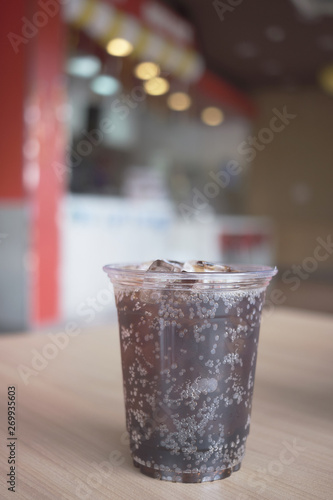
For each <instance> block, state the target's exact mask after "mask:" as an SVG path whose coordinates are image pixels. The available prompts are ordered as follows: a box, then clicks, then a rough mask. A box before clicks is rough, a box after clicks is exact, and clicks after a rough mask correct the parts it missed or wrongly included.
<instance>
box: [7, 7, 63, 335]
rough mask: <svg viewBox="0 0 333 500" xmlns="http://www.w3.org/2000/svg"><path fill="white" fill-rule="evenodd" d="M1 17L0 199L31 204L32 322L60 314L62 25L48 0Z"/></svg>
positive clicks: (29, 279)
mask: <svg viewBox="0 0 333 500" xmlns="http://www.w3.org/2000/svg"><path fill="white" fill-rule="evenodd" d="M51 4H52V5H53V8H52V6H51V7H50V5H51ZM0 19H1V32H2V40H1V49H0V50H1V56H2V57H1V60H2V61H3V66H2V76H1V92H0V98H1V101H0V105H1V108H0V109H1V110H2V113H3V116H4V117H5V120H2V121H1V125H0V126H1V129H2V130H1V131H0V138H1V142H2V143H3V144H1V151H2V154H3V164H5V165H6V173H5V176H2V179H4V182H2V181H1V182H0V199H4V198H7V199H8V198H10V199H13V198H19V199H22V201H23V203H24V204H25V207H26V213H27V215H28V217H27V223H28V225H29V228H28V235H29V236H28V247H29V248H28V249H27V250H28V252H26V254H25V255H23V258H25V259H26V261H27V262H28V265H27V266H26V268H27V271H26V272H27V273H28V277H27V280H26V282H27V283H28V287H29V293H28V294H27V295H28V298H27V301H28V304H27V310H28V320H27V323H28V324H27V326H31V325H40V324H47V323H53V322H55V321H57V320H58V319H59V315H60V311H59V295H60V289H59V275H60V268H59V266H60V238H59V236H60V228H59V222H60V213H59V210H60V204H61V199H62V195H63V180H62V179H61V178H60V177H59V176H57V173H56V169H55V168H54V163H55V162H58V163H61V164H64V156H65V133H64V121H63V114H64V113H63V110H64V103H65V85H64V75H63V60H64V47H65V43H64V35H65V29H64V25H63V21H62V18H61V13H60V5H59V2H48V1H47V0H39V1H37V0H29V1H26V0H15V2H7V3H6V5H4V6H3V9H2V14H1V16H0ZM3 56H4V57H3ZM3 110H5V112H3ZM27 255H28V258H27Z"/></svg>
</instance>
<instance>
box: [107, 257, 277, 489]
mask: <svg viewBox="0 0 333 500" xmlns="http://www.w3.org/2000/svg"><path fill="white" fill-rule="evenodd" d="M133 267H134V266H133ZM103 269H104V271H105V272H106V273H107V274H108V276H109V277H110V279H111V281H112V283H113V286H114V292H115V298H116V305H117V311H118V319H119V332H120V344H121V357H122V370H123V384H124V395H125V407H126V423H127V430H128V432H129V436H130V449H131V455H132V458H133V462H134V465H135V466H136V467H139V468H140V470H141V472H142V473H143V474H146V475H148V476H151V477H154V478H159V479H164V480H168V481H176V482H184V483H197V482H203V481H214V480H217V479H223V478H225V477H228V476H230V474H231V473H232V472H234V471H237V470H238V469H239V468H240V466H241V463H242V459H243V457H244V452H245V444H246V439H247V436H248V433H249V429H250V419H251V407H252V395H253V385H254V376H255V367H256V358H257V347H258V336H259V327H260V319H261V311H262V307H263V302H264V297H265V291H266V287H267V285H268V283H269V281H270V279H271V278H272V276H274V275H275V274H276V272H277V270H276V269H273V268H270V267H263V266H238V265H237V266H235V269H237V270H238V271H239V272H232V273H219V272H210V273H191V272H189V273H184V272H183V273H165V272H145V271H139V270H136V269H133V268H129V265H108V266H105V267H104V268H103Z"/></svg>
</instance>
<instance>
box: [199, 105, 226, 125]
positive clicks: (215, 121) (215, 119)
mask: <svg viewBox="0 0 333 500" xmlns="http://www.w3.org/2000/svg"><path fill="white" fill-rule="evenodd" d="M201 119H202V121H203V122H204V123H205V124H206V125H210V126H211V127H216V126H217V125H220V123H222V122H223V119H224V115H223V113H222V111H221V110H220V109H219V108H215V107H213V106H211V107H209V108H205V109H204V110H203V111H202V113H201Z"/></svg>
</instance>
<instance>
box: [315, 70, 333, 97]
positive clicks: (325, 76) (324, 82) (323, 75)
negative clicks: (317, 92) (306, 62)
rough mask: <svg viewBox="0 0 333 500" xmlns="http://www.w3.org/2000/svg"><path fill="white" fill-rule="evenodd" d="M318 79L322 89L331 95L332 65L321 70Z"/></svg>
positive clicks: (332, 85) (332, 92)
mask: <svg viewBox="0 0 333 500" xmlns="http://www.w3.org/2000/svg"><path fill="white" fill-rule="evenodd" d="M318 79H319V82H320V85H321V86H322V87H323V89H324V90H326V92H329V93H330V94H333V64H330V65H329V66H326V67H325V68H324V69H322V70H321V71H320V73H319V75H318Z"/></svg>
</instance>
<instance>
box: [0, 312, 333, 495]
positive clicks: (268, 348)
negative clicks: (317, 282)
mask: <svg viewBox="0 0 333 500" xmlns="http://www.w3.org/2000/svg"><path fill="white" fill-rule="evenodd" d="M332 319H333V317H332V316H328V315H326V316H325V315H323V314H310V313H306V312H296V311H291V310H284V309H280V310H276V311H275V312H274V314H273V315H271V316H270V317H264V320H263V323H262V330H261V339H260V350H259V359H258V365H257V375H256V386H255V396H254V408H253V413H252V424H251V433H250V437H249V439H248V445H247V452H246V457H245V459H244V461H243V465H242V468H241V470H240V471H239V472H235V473H234V474H232V476H231V477H230V478H229V479H224V480H222V481H216V482H213V483H204V484H173V483H169V482H166V481H158V480H156V479H151V478H149V477H146V476H144V475H142V474H140V472H139V471H138V469H136V468H134V467H133V465H132V462H131V458H130V455H129V449H128V444H127V437H126V433H125V417H124V407H123V394H122V383H121V371H120V352H119V344H118V334H117V328H116V326H112V327H111V326H110V327H108V328H96V329H94V330H90V331H86V330H82V331H81V330H78V331H76V332H74V333H75V334H77V333H79V334H78V335H76V336H69V335H67V336H66V337H64V336H62V337H61V336H58V342H61V341H62V342H63V344H65V343H66V341H67V345H66V346H65V345H62V347H63V348H62V349H60V347H57V348H55V347H52V345H51V346H50V344H53V345H54V337H53V338H52V339H51V338H50V337H48V336H47V335H46V334H41V333H38V334H18V335H13V334H12V335H7V336H2V337H0V371H1V405H2V406H1V408H2V410H1V460H0V470H1V485H0V498H1V499H7V498H10V499H15V500H19V499H31V500H32V499H33V500H39V499H50V500H55V499H64V500H73V499H77V498H78V499H84V500H88V499H89V500H90V499H93V500H104V499H119V500H120V499H121V500H132V499H134V500H140V499H143V500H150V499H151V500H161V499H162V500H163V499H165V500H169V499H170V498H172V499H173V500H184V499H185V500H186V499H189V500H190V499H191V500H193V499H204V498H205V499H212V500H215V499H216V500H221V499H228V500H229V499H231V500H247V499H277V500H281V499H283V500H288V499H302V500H304V499H309V500H310V499H311V500H313V499H317V498H318V499H332V498H333V479H332V477H333V474H332V466H333V408H332V396H333V320H332ZM67 326H68V325H67ZM69 327H70V325H69ZM59 345H60V344H59ZM41 352H44V353H45V354H47V356H48V357H49V359H48V360H47V362H46V364H45V363H44V364H45V366H43V362H42V360H41V359H39V361H37V358H36V353H41ZM37 357H38V356H37ZM33 358H35V363H37V364H38V363H39V366H38V367H37V366H36V365H35V370H34V373H28V372H27V373H25V381H26V382H27V384H25V383H24V381H23V378H24V377H23V378H22V376H20V375H19V373H18V367H19V366H20V365H25V366H26V367H30V368H32V360H33ZM36 368H38V369H36ZM20 369H21V370H23V368H22V367H21V368H20ZM24 370H25V371H26V368H25V369H24ZM8 386H15V388H16V408H17V416H16V417H17V426H16V430H15V433H16V434H15V435H16V437H17V440H15V453H16V471H15V472H16V476H15V479H16V493H15V494H14V493H12V492H9V491H8V490H7V486H6V484H5V480H4V477H5V475H6V474H7V473H8V472H9V465H8V463H7V456H8V450H9V449H10V448H6V444H7V443H10V440H7V437H9V436H8V431H7V416H6V413H7V389H8Z"/></svg>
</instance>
